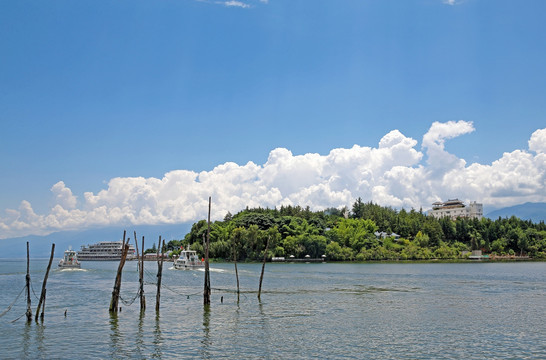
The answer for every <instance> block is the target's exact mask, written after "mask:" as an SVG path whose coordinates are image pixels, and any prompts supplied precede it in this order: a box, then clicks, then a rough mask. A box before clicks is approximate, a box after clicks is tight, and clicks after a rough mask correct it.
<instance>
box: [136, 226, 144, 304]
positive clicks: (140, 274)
mask: <svg viewBox="0 0 546 360" xmlns="http://www.w3.org/2000/svg"><path fill="white" fill-rule="evenodd" d="M133 234H134V236H135V237H134V239H135V247H136V251H137V264H138V283H139V288H138V295H139V297H140V312H142V311H145V310H146V298H145V297H144V279H143V275H144V236H143V237H142V254H140V253H139V252H138V240H137V236H136V231H133Z"/></svg>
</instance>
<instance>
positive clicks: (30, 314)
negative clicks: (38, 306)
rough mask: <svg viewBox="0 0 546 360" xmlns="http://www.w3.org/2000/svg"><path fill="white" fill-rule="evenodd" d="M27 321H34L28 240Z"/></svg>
mask: <svg viewBox="0 0 546 360" xmlns="http://www.w3.org/2000/svg"><path fill="white" fill-rule="evenodd" d="M26 281H27V313H26V314H27V321H28V322H30V321H32V310H31V309H30V303H31V301H30V251H29V248H28V241H27V276H26Z"/></svg>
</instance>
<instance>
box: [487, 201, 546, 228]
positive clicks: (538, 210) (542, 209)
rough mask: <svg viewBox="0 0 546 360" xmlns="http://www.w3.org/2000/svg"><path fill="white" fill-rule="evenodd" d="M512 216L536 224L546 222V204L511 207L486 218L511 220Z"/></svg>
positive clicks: (490, 214) (491, 213)
mask: <svg viewBox="0 0 546 360" xmlns="http://www.w3.org/2000/svg"><path fill="white" fill-rule="evenodd" d="M512 215H515V216H516V217H518V218H520V219H524V220H531V221H532V222H534V223H538V222H540V221H546V203H543V202H541V203H530V202H528V203H525V204H521V205H516V206H510V207H506V208H502V209H499V210H495V211H492V212H490V213H489V214H487V215H486V216H487V217H488V218H490V219H492V220H495V219H498V218H499V216H500V217H501V218H505V217H507V218H509V217H511V216H512Z"/></svg>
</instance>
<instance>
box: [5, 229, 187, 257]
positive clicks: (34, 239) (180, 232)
mask: <svg viewBox="0 0 546 360" xmlns="http://www.w3.org/2000/svg"><path fill="white" fill-rule="evenodd" d="M191 225H192V224H191V223H186V224H176V225H142V226H133V227H127V228H125V230H127V235H126V236H127V237H129V238H131V243H132V244H134V239H133V232H134V231H136V234H137V238H138V239H139V243H138V244H139V249H140V244H141V243H142V236H144V247H145V248H150V247H152V244H153V243H156V244H157V241H158V240H159V236H160V235H161V238H162V239H165V240H166V241H169V240H173V239H177V240H178V239H183V238H184V236H185V235H186V234H187V233H188V232H189V231H190V229H191ZM123 230H124V229H123V228H120V227H113V228H102V229H90V230H84V231H62V232H57V233H53V234H49V235H46V236H37V235H29V236H24V237H19V238H11V239H4V240H0V258H24V257H26V251H27V250H26V242H27V241H28V242H29V247H30V257H31V258H49V256H50V254H51V244H52V243H55V258H56V259H59V258H61V257H62V254H63V252H64V251H65V250H66V249H68V247H72V249H74V250H79V249H80V248H81V246H82V245H87V244H94V243H97V242H99V241H119V240H121V239H122V238H123Z"/></svg>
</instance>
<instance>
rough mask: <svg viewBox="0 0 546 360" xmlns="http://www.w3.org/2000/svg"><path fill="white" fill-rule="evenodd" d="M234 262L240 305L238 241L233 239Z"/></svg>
mask: <svg viewBox="0 0 546 360" xmlns="http://www.w3.org/2000/svg"><path fill="white" fill-rule="evenodd" d="M233 240H234V243H233V262H234V263H235V278H236V279H237V303H239V294H240V292H239V272H238V271H237V240H235V238H234V239H233Z"/></svg>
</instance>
